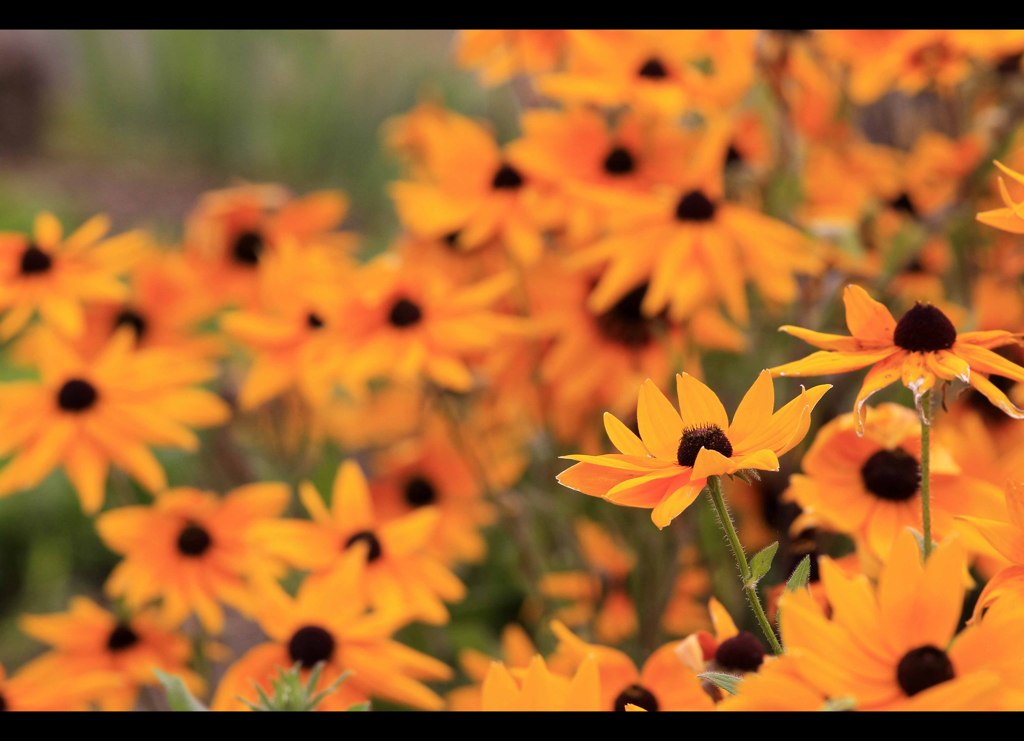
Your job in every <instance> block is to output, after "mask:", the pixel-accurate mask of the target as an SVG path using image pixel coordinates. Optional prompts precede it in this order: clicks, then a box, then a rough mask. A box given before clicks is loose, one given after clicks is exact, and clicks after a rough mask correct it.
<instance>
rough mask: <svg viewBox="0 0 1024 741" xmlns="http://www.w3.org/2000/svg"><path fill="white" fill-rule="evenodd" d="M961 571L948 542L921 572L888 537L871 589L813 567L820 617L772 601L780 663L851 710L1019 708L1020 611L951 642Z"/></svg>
mask: <svg viewBox="0 0 1024 741" xmlns="http://www.w3.org/2000/svg"><path fill="white" fill-rule="evenodd" d="M965 567H966V563H965V558H964V553H963V550H962V549H961V548H959V547H958V544H957V543H956V542H955V539H953V540H951V541H948V542H945V543H941V544H940V545H939V546H938V547H937V548H936V549H935V550H934V551H932V554H931V557H930V558H929V559H928V560H927V561H926V562H925V563H922V561H921V549H920V547H919V546H918V543H917V540H916V539H915V537H914V535H913V534H912V533H911V532H910V531H909V530H903V531H902V532H901V533H900V535H899V536H898V537H897V539H896V545H895V546H894V547H893V550H892V554H891V556H890V558H889V560H888V562H887V563H886V564H885V565H884V566H883V567H882V572H881V575H880V578H879V582H878V586H877V588H875V587H872V586H871V584H870V582H869V581H868V579H867V578H866V577H865V576H863V575H861V574H857V575H852V576H849V575H847V574H845V573H843V570H842V569H841V568H839V567H837V566H836V565H835V564H834V563H833V562H832V561H831V560H830V559H828V558H824V557H823V558H822V559H821V576H822V580H823V582H824V584H825V589H826V591H827V594H828V601H829V605H830V609H829V610H828V611H826V610H825V609H824V608H823V607H822V606H821V605H820V604H819V603H818V602H817V601H816V600H815V599H814V598H813V597H812V596H811V595H810V593H809V592H807V590H803V589H801V590H797V591H795V592H788V593H786V594H784V595H783V596H782V598H781V600H780V606H779V611H780V614H781V619H780V627H781V629H782V637H783V641H784V643H785V645H786V655H787V658H791V659H792V661H793V662H794V667H795V670H796V671H797V672H799V675H800V676H801V678H802V679H803V680H804V681H805V682H806V683H809V684H811V685H812V686H813V687H816V688H818V689H819V690H820V691H822V693H823V694H824V695H826V696H827V697H829V698H832V699H833V700H835V699H839V698H844V699H845V700H847V701H848V702H850V703H851V704H853V705H854V707H856V708H857V709H858V710H957V709H962V710H984V709H1010V708H1012V707H1019V705H1018V704H1017V703H1019V702H1020V697H1021V695H1020V691H1021V687H1022V682H1024V669H1022V667H1024V621H1022V620H1021V612H1020V609H1019V608H1017V609H1015V610H1008V609H1002V608H999V607H993V608H991V609H990V610H989V612H988V613H986V615H985V617H984V618H983V619H982V620H981V621H978V622H976V623H975V624H973V625H970V626H968V627H967V628H965V629H964V630H962V631H961V632H960V633H959V634H958V633H957V625H958V623H959V621H960V613H961V610H962V608H963V600H964V591H965V585H964V580H963V579H960V578H957V577H956V576H952V577H951V575H957V574H963V573H964V569H965ZM994 646H997V647H998V650H993V647H994ZM741 693H742V685H741Z"/></svg>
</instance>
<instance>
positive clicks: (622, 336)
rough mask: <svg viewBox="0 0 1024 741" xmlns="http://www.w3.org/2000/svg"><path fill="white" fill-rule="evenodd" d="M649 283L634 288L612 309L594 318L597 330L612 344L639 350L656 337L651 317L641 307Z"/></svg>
mask: <svg viewBox="0 0 1024 741" xmlns="http://www.w3.org/2000/svg"><path fill="white" fill-rule="evenodd" d="M647 286H648V284H647V283H642V284H641V285H639V286H637V287H636V288H634V289H633V290H632V291H630V292H629V293H627V294H626V295H625V296H623V297H622V298H620V299H619V300H618V301H617V302H616V303H615V305H614V306H612V308H610V309H608V311H606V312H604V313H603V314H598V315H597V316H596V317H594V321H595V322H597V328H598V330H599V331H600V332H601V334H602V335H604V336H605V337H606V338H608V339H609V340H611V341H612V342H618V343H620V344H622V345H625V346H626V347H631V348H638V347H643V346H645V345H647V344H648V343H650V341H651V339H652V338H653V336H654V331H653V325H654V322H653V321H652V319H651V317H648V316H644V313H643V311H641V309H640V307H641V305H642V304H643V302H644V296H646V295H647Z"/></svg>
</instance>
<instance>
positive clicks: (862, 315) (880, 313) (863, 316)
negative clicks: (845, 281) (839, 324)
mask: <svg viewBox="0 0 1024 741" xmlns="http://www.w3.org/2000/svg"><path fill="white" fill-rule="evenodd" d="M843 304H844V305H845V306H846V326H847V327H849V328H850V334H852V335H853V336H854V337H856V338H857V339H858V340H866V341H868V342H872V343H878V344H880V345H892V336H893V333H894V332H895V331H896V320H895V319H893V318H892V314H891V313H890V312H889V310H888V309H887V308H885V305H884V304H881V303H879V302H878V301H875V300H874V299H873V298H871V296H869V295H868V292H867V291H865V290H864V289H863V288H861V287H860V286H857V285H849V286H847V287H846V289H845V290H844V291H843Z"/></svg>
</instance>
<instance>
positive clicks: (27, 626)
mask: <svg viewBox="0 0 1024 741" xmlns="http://www.w3.org/2000/svg"><path fill="white" fill-rule="evenodd" d="M18 622H19V625H20V626H21V629H22V630H23V631H24V632H25V633H27V634H28V635H30V636H32V637H33V638H35V639H36V640H38V641H41V642H42V643H45V644H48V645H49V646H51V648H50V650H49V651H47V652H46V653H44V654H43V655H42V656H39V657H38V658H36V659H33V660H32V661H31V662H29V664H27V665H26V666H25V667H23V669H22V670H23V671H29V672H40V673H43V672H45V673H48V674H49V675H50V676H51V677H52V681H54V682H57V683H63V682H64V681H65V679H70V680H72V682H76V681H77V682H85V681H90V679H91V681H92V682H93V683H94V684H96V685H97V691H96V692H95V694H90V696H88V697H87V699H88V700H90V701H94V702H96V703H97V704H98V706H99V709H100V710H131V709H133V708H134V707H135V704H136V701H137V700H138V697H139V692H140V690H141V689H142V688H143V687H156V686H159V684H160V682H159V680H158V679H157V676H156V674H155V673H154V671H153V670H154V669H159V670H161V671H164V672H167V673H169V674H175V675H177V676H179V677H181V678H182V679H183V680H184V681H185V683H186V685H187V686H188V687H189V689H190V690H191V691H192V692H194V693H198V692H201V691H202V689H203V684H204V683H203V680H202V678H201V677H200V676H199V675H198V674H196V673H195V672H193V671H192V670H191V669H189V668H188V662H189V659H190V657H191V654H192V645H191V642H190V641H189V639H188V637H187V636H185V635H182V634H181V633H179V632H177V631H175V630H173V629H171V628H169V627H168V626H166V625H164V624H163V623H162V622H161V621H160V620H158V619H157V618H156V617H155V616H154V615H153V611H152V610H151V609H150V610H144V611H141V612H139V613H136V614H134V615H132V616H131V617H121V618H119V617H117V616H116V615H114V614H112V613H110V612H108V611H106V610H104V609H103V608H102V607H100V606H99V605H97V604H96V603H95V602H93V601H92V600H90V599H87V598H85V597H75V598H73V599H72V600H71V606H70V609H69V610H68V611H67V612H62V613H56V614H52V615H23V616H22V617H21V618H20V619H19V621H18ZM58 678H60V679H58Z"/></svg>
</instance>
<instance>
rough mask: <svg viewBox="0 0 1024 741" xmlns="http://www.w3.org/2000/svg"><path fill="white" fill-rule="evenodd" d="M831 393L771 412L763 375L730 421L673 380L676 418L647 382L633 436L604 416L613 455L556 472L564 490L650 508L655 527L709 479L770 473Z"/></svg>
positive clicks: (682, 381) (711, 400)
mask: <svg viewBox="0 0 1024 741" xmlns="http://www.w3.org/2000/svg"><path fill="white" fill-rule="evenodd" d="M830 388H831V386H828V385H822V386H815V387H814V388H812V389H810V390H809V391H808V390H803V389H802V390H801V392H800V396H798V397H797V398H796V399H793V400H792V401H790V402H789V403H788V404H786V405H785V406H783V407H782V408H781V409H779V410H778V411H774V412H773V410H774V408H775V389H774V386H773V384H772V379H771V374H770V373H769V372H768V371H762V372H761V374H760V375H759V376H758V378H757V380H756V381H755V382H754V385H753V386H751V387H750V390H749V391H747V393H746V395H745V396H744V397H743V400H742V401H741V402H740V405H739V407H737V409H736V413H735V415H734V416H733V419H732V424H730V423H729V418H728V417H727V416H726V413H725V408H724V407H723V406H722V402H721V401H719V399H718V397H717V396H716V395H715V392H714V391H712V390H711V389H710V388H708V387H707V386H705V385H704V384H703V383H701V382H700V381H698V380H697V379H696V378H694V377H693V376H691V375H689V374H687V373H683V374H681V375H677V376H676V391H677V394H678V397H679V411H676V409H675V408H674V407H673V406H672V404H671V403H670V402H669V400H668V399H667V398H665V395H664V394H662V393H661V391H660V390H658V387H657V386H656V385H655V384H654V382H653V381H651V380H650V379H648V380H647V381H645V382H644V385H643V386H641V388H640V400H639V403H638V405H637V422H638V424H639V428H640V437H637V435H635V434H634V433H633V432H632V430H630V429H629V428H628V427H626V425H624V424H623V423H622V422H621V421H619V420H618V418H616V417H615V416H613V415H611V414H607V413H606V414H605V416H604V422H605V431H606V432H607V433H608V438H609V439H610V440H611V441H612V444H613V445H615V447H616V448H617V449H618V451H619V452H618V453H616V454H609V455H569V456H564V457H566V458H568V459H569V460H575V461H579V462H578V463H577V464H576V465H574V466H572V467H571V468H569V469H567V470H565V471H563V472H562V473H561V474H559V476H558V481H559V483H560V484H562V485H563V486H567V487H569V488H570V489H575V490H576V491H581V492H583V493H584V494H589V495H590V496H595V497H602V498H603V499H606V500H608V501H610V502H612V503H614V504H619V505H622V506H626V507H644V508H652V511H651V519H652V520H653V521H654V524H655V525H657V526H658V527H659V528H663V527H665V526H666V525H668V524H669V523H670V522H672V520H674V519H675V518H676V516H678V515H679V514H680V513H681V512H682V511H683V510H684V509H686V508H687V507H688V506H690V504H692V503H693V501H694V500H695V499H696V498H697V495H698V494H700V492H701V491H702V490H703V489H704V486H705V484H706V483H707V478H708V477H709V476H723V475H725V474H735V473H738V472H739V471H742V470H744V469H761V470H765V471H777V470H778V469H779V458H778V457H779V456H780V455H782V454H783V453H786V452H788V451H790V450H792V449H793V448H794V447H795V446H796V445H797V444H798V443H799V442H800V441H801V440H803V438H804V435H806V434H807V430H808V429H809V428H810V424H811V410H812V409H814V406H815V405H816V404H817V403H818V400H819V399H821V397H822V396H823V395H824V394H825V392H826V391H828V390H829V389H830Z"/></svg>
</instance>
